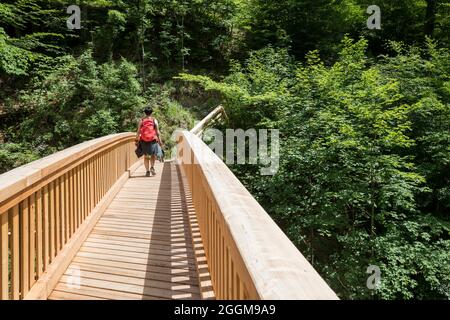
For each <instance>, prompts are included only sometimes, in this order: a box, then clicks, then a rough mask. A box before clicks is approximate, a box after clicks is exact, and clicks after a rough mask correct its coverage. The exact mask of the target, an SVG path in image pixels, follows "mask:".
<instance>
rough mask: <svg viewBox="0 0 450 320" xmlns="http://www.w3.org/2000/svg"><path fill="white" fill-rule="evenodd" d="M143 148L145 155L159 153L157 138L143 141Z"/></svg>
mask: <svg viewBox="0 0 450 320" xmlns="http://www.w3.org/2000/svg"><path fill="white" fill-rule="evenodd" d="M141 148H142V152H143V153H144V155H147V156H152V155H157V154H158V143H157V142H156V140H154V141H151V142H145V141H141Z"/></svg>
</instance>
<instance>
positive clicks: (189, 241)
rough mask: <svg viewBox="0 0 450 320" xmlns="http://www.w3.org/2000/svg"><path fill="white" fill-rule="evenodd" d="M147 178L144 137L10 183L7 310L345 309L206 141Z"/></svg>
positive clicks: (3, 206)
mask: <svg viewBox="0 0 450 320" xmlns="http://www.w3.org/2000/svg"><path fill="white" fill-rule="evenodd" d="M221 113H222V109H221V108H217V109H216V110H214V111H213V112H212V113H211V114H210V115H208V117H206V118H205V119H204V120H202V121H201V122H200V123H199V124H198V125H197V126H196V127H195V128H194V129H193V130H191V131H190V132H188V131H184V132H180V133H179V134H178V138H177V148H178V150H177V157H176V158H175V159H174V160H172V161H168V162H165V163H159V164H158V165H157V166H156V170H157V175H156V176H154V177H145V169H144V168H143V164H142V161H141V160H139V159H137V158H136V156H135V154H134V149H135V146H134V137H135V134H133V133H121V134H115V135H110V136H106V137H102V138H99V139H95V140H92V141H88V142H85V143H82V144H79V145H77V146H74V147H71V148H69V149H66V150H63V151H61V152H58V153H56V154H54V155H51V156H48V157H46V158H43V159H41V160H38V161H35V162H32V163H30V164H28V165H25V166H23V167H20V168H17V169H14V170H12V171H9V172H7V173H5V174H3V175H0V299H3V300H6V299H14V300H18V299H133V300H136V299H337V296H336V295H335V293H334V292H333V291H332V290H331V289H330V288H329V287H328V285H327V284H326V283H325V282H324V280H323V279H322V278H321V277H320V276H319V274H318V273H317V272H316V271H315V270H314V268H313V267H312V266H311V265H310V264H309V263H308V261H307V260H306V259H305V258H304V257H303V255H302V254H301V253H300V252H299V251H298V250H297V248H296V247H295V246H294V245H293V244H292V243H291V242H290V241H289V239H288V238H287V237H286V235H285V234H284V233H283V232H282V231H281V229H280V228H279V227H278V226H277V225H276V224H275V223H274V221H273V220H272V219H271V218H270V217H269V215H268V214H267V213H266V212H265V211H264V209H263V208H262V207H261V206H260V205H259V204H258V203H257V202H256V200H255V199H254V198H253V197H252V196H251V194H250V193H249V192H248V191H247V190H246V189H245V187H244V186H243V185H242V184H241V183H240V182H239V180H238V179H237V178H236V177H235V176H234V175H233V173H232V172H231V171H230V170H229V169H228V168H227V166H226V165H225V164H224V163H223V162H222V161H221V159H219V158H218V157H217V156H216V155H215V154H214V153H213V152H212V151H211V150H210V149H209V148H208V146H207V145H205V144H204V143H203V141H202V140H201V139H200V138H199V137H198V134H200V133H201V132H202V130H203V128H204V127H206V126H207V125H208V124H210V123H211V122H212V121H213V120H214V119H217V117H219V116H220V114H221Z"/></svg>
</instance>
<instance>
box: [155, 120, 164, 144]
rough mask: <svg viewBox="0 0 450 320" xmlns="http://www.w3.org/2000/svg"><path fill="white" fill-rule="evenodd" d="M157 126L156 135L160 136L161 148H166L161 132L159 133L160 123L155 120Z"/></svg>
mask: <svg viewBox="0 0 450 320" xmlns="http://www.w3.org/2000/svg"><path fill="white" fill-rule="evenodd" d="M155 126H156V135H157V136H158V141H159V144H160V145H161V146H164V143H163V141H162V139H161V136H162V135H161V131H159V123H158V121H157V120H156V119H155Z"/></svg>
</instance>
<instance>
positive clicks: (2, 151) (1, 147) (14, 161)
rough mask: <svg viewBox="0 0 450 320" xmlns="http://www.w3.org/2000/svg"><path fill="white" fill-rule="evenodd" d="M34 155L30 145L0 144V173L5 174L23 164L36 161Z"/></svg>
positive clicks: (36, 156)
mask: <svg viewBox="0 0 450 320" xmlns="http://www.w3.org/2000/svg"><path fill="white" fill-rule="evenodd" d="M38 158H39V155H38V154H36V153H35V152H34V150H33V148H32V147H31V146H30V145H26V144H17V143H3V144H0V172H5V171H8V170H11V169H14V168H16V167H20V166H21V165H23V164H26V163H28V162H31V161H34V160H37V159H38Z"/></svg>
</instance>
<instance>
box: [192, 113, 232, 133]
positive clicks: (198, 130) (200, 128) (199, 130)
mask: <svg viewBox="0 0 450 320" xmlns="http://www.w3.org/2000/svg"><path fill="white" fill-rule="evenodd" d="M221 117H226V113H225V109H224V108H223V106H218V107H216V108H215V109H214V110H213V111H211V112H210V113H209V114H208V115H207V116H206V117H205V118H203V119H202V120H201V121H200V122H198V123H197V124H196V125H195V126H194V128H192V129H191V132H192V133H193V134H195V135H200V134H201V133H202V132H203V130H204V129H205V128H206V127H207V126H208V125H210V124H211V123H212V122H213V121H214V120H216V119H218V118H221Z"/></svg>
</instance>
